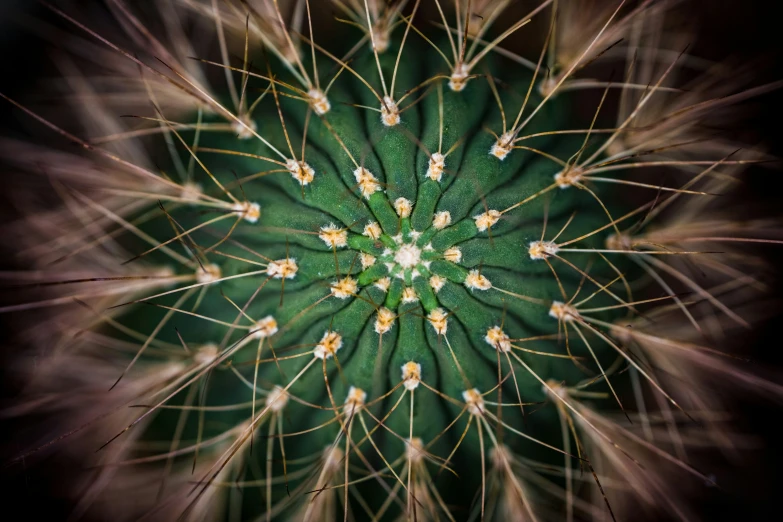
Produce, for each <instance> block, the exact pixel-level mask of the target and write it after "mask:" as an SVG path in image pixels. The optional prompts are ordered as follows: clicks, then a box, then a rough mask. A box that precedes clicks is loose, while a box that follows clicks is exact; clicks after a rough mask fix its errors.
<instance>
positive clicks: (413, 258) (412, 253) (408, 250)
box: [394, 243, 421, 268]
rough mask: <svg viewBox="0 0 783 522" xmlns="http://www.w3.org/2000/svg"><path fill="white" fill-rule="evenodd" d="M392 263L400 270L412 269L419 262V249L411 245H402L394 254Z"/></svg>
mask: <svg viewBox="0 0 783 522" xmlns="http://www.w3.org/2000/svg"><path fill="white" fill-rule="evenodd" d="M394 261H395V262H396V263H397V264H398V265H400V266H401V267H402V268H413V267H414V266H416V265H418V264H419V261H421V249H420V248H419V247H417V246H416V245H415V244H413V243H405V244H402V245H400V248H398V249H397V252H395V253H394Z"/></svg>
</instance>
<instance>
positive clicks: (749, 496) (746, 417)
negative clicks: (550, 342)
mask: <svg viewBox="0 0 783 522" xmlns="http://www.w3.org/2000/svg"><path fill="white" fill-rule="evenodd" d="M579 1H581V0H579ZM606 1H608V0H606ZM60 3H62V2H60ZM70 3H71V4H72V7H73V8H76V7H79V6H84V5H87V6H90V9H91V10H95V5H96V4H97V3H98V2H96V1H94V0H92V1H90V0H86V1H85V0H80V1H72V2H70ZM316 3H317V4H321V5H320V7H319V11H320V12H319V14H318V16H320V17H322V21H324V19H323V17H329V18H332V17H333V15H334V13H333V12H332V11H331V9H330V8H329V6H328V2H327V1H326V0H315V2H313V5H315V4H316ZM517 4H519V5H515V6H514V8H515V9H517V10H519V12H520V13H521V14H524V13H525V12H527V10H528V9H527V6H528V5H529V4H530V2H523V1H521V2H517ZM681 4H683V5H682V6H681V7H682V9H681V12H682V16H683V21H684V22H685V23H687V24H688V25H690V26H692V27H693V28H694V30H695V31H696V33H697V35H698V37H697V38H696V39H695V40H694V41H693V42H692V44H691V46H690V47H689V48H688V52H689V53H691V54H693V55H696V56H699V57H703V58H707V59H709V60H713V61H716V62H721V61H724V60H729V61H730V63H734V64H738V74H743V73H744V69H746V68H748V67H749V68H750V69H752V70H753V79H752V82H751V85H760V84H763V83H766V82H769V81H775V80H780V79H783V38H781V28H780V19H779V17H777V16H776V15H775V13H774V12H773V9H772V8H773V6H774V4H775V2H771V1H769V0H685V1H683V2H681ZM97 11H99V12H100V8H98V9H97ZM105 15H106V16H107V24H106V27H99V28H98V29H99V31H100V32H102V33H103V34H105V35H107V36H111V30H112V26H111V25H110V19H109V18H108V13H106V14H105ZM425 16H426V14H425ZM30 18H38V19H43V20H46V21H47V22H51V23H55V24H57V23H58V21H57V20H56V19H55V18H54V17H53V16H52V15H51V13H50V12H49V11H48V10H47V9H46V8H44V7H43V6H41V5H40V4H38V3H37V2H34V1H32V0H0V60H2V61H0V67H2V69H1V70H0V92H3V93H4V94H6V95H8V96H10V97H13V98H15V99H19V100H30V99H32V97H33V96H34V93H36V92H41V91H42V89H43V88H45V86H46V85H45V84H46V80H47V78H49V77H52V76H53V75H55V74H56V69H55V68H54V67H53V63H52V61H51V60H52V58H51V56H52V53H51V51H52V47H51V44H50V43H46V42H44V41H42V40H41V39H40V38H39V37H37V36H36V35H34V34H32V32H31V31H29V29H28V28H27V27H26V22H25V20H29V19H30ZM321 34H323V33H321ZM525 37H526V33H525V30H522V31H520V32H518V33H517V35H515V41H513V42H510V43H509V45H508V46H509V47H512V48H513V47H514V46H515V45H516V46H521V48H524V47H525V46H526V42H525ZM740 66H741V67H740ZM744 107H745V110H744V111H743V112H742V113H741V115H740V116H741V123H740V125H739V129H740V130H739V131H737V132H741V134H740V137H741V139H742V140H743V141H745V142H747V143H749V144H762V148H765V149H766V150H768V151H769V152H771V153H772V154H773V155H774V156H776V157H779V158H780V157H783V139H782V138H783V132H781V131H780V129H781V127H782V126H783V92H781V91H777V92H773V93H771V94H767V95H764V96H762V97H759V98H756V99H754V100H753V101H752V102H751V103H747V104H745V105H744ZM28 131H29V134H28ZM0 135H15V136H19V137H25V136H27V137H29V138H32V139H38V140H41V139H46V136H50V135H49V134H46V133H45V132H42V129H41V128H40V127H38V126H33V125H30V121H29V120H27V119H25V117H24V116H23V115H22V114H21V113H20V112H19V111H17V110H14V109H13V108H12V107H11V106H10V105H9V104H8V103H5V102H1V101H0ZM1 165H2V163H0V166H1ZM8 176H9V174H8V173H7V172H4V171H3V170H2V168H0V224H1V223H7V222H8V221H10V220H12V219H13V218H14V216H13V205H12V204H11V203H12V202H9V201H7V199H5V198H4V197H3V192H4V191H3V187H4V186H5V184H6V183H13V182H14V180H12V179H9V177H8ZM781 176H783V172H781V171H780V167H779V166H777V165H776V166H774V168H763V167H753V168H751V169H750V172H749V175H747V176H746V177H745V183H744V186H743V188H742V190H743V191H745V192H746V195H747V197H745V198H744V199H745V200H746V201H753V202H754V204H753V209H750V208H749V209H748V210H749V212H750V211H752V212H753V213H754V214H755V213H756V212H759V213H761V214H762V215H764V214H766V215H773V216H774V215H777V216H780V215H781V214H782V213H783V195H782V194H783V192H781V191H782V190H783V183H780V182H778V180H779V179H780V178H781ZM10 246H11V249H12V245H10ZM766 251H767V253H768V254H769V259H771V260H772V263H773V265H774V266H777V267H780V268H781V269H782V270H783V247H777V248H775V247H771V248H767V249H766ZM14 268H15V267H14V260H13V257H12V255H11V254H10V252H8V245H0V270H3V271H8V270H14ZM769 283H770V284H771V285H772V286H773V287H774V288H775V290H776V295H777V296H781V295H783V284H781V281H780V280H777V281H770V282H769ZM13 297H14V296H13V295H11V294H10V292H9V290H8V289H3V288H0V304H2V303H4V302H6V301H9V300H12V299H13ZM771 306H773V307H774V304H773V305H771ZM781 319H783V315H781V314H779V313H774V312H772V313H770V314H769V317H768V318H767V319H766V320H765V321H764V323H763V324H762V325H761V326H760V327H759V328H757V329H755V330H754V331H753V332H752V334H749V335H748V334H746V335H743V336H742V338H741V341H740V340H738V342H742V343H743V344H750V345H751V346H752V349H751V350H748V351H747V352H746V353H748V354H751V356H752V358H753V361H754V366H756V367H758V368H759V369H760V370H761V371H762V373H763V374H764V375H766V376H768V377H770V378H772V379H774V380H776V381H778V382H780V381H781V380H783V378H782V377H781V375H783V330H782V326H781V325H783V323H781ZM12 322H13V317H12V316H9V315H0V411H2V409H3V408H4V407H5V406H7V405H8V404H9V403H11V402H12V401H13V397H14V395H15V393H16V392H17V390H18V389H19V387H20V386H21V384H22V383H20V382H18V381H17V380H16V378H15V376H14V375H13V373H12V372H10V371H9V368H8V364H7V362H8V361H9V359H10V358H11V357H13V355H14V352H16V351H18V350H23V349H25V347H24V346H20V345H19V343H18V342H17V341H15V339H14V331H13V326H14V325H13V324H12ZM781 406H782V405H781V404H776V403H773V402H768V401H764V400H762V399H759V398H758V397H757V396H748V397H743V396H738V397H737V409H736V411H737V412H738V413H739V416H738V418H737V419H736V423H737V426H738V432H740V433H750V434H754V438H753V439H752V443H753V446H754V447H755V449H753V450H751V451H749V452H747V453H745V454H743V455H742V459H741V460H740V461H736V462H735V461H728V460H726V459H725V458H724V457H721V456H719V455H717V456H716V455H714V454H709V455H705V456H704V458H703V459H702V460H701V461H700V463H699V464H700V465H699V466H698V467H699V469H700V470H701V471H703V472H705V474H710V475H712V476H714V477H716V479H717V482H718V484H719V486H720V488H715V487H706V486H705V488H703V491H702V492H701V495H700V496H699V497H698V498H697V499H695V501H696V502H697V505H698V506H700V507H701V509H700V510H694V511H697V512H701V513H702V519H703V520H710V521H711V520H740V521H744V520H748V521H764V520H781V519H783V514H781V513H780V507H779V506H780V503H779V501H778V500H779V495H780V493H779V489H780V486H781V485H783V480H781V479H780V478H779V477H780V474H781V471H783V452H781V451H779V449H778V448H779V446H778V444H779V441H780V440H781V435H783V432H782V431H781V428H780V426H781V425H783V423H781V422H780V420H779V419H780V417H781V415H783V407H781ZM12 430H14V425H13V424H10V423H9V422H8V421H7V420H6V419H3V418H2V416H1V415H0V506H2V508H3V509H2V513H5V515H0V518H2V519H4V520H17V519H21V517H24V519H26V520H64V519H66V518H67V515H68V512H69V508H70V506H69V505H68V502H67V501H66V500H65V499H63V498H61V497H59V496H58V493H57V491H58V489H59V488H58V484H61V483H62V482H63V481H67V480H68V479H69V472H68V469H69V467H70V466H71V465H73V464H77V463H68V462H62V461H59V460H58V459H56V458H53V459H49V460H48V461H47V464H50V465H47V466H46V467H31V468H29V469H28V468H26V467H25V466H24V463H23V465H22V466H21V467H20V466H13V467H9V466H8V465H7V459H8V457H9V456H13V455H14V452H15V449H14V447H12V446H9V444H7V443H6V439H9V440H10V439H11V438H12V437H10V435H11V434H12V432H13V431H12ZM12 513H13V515H12Z"/></svg>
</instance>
